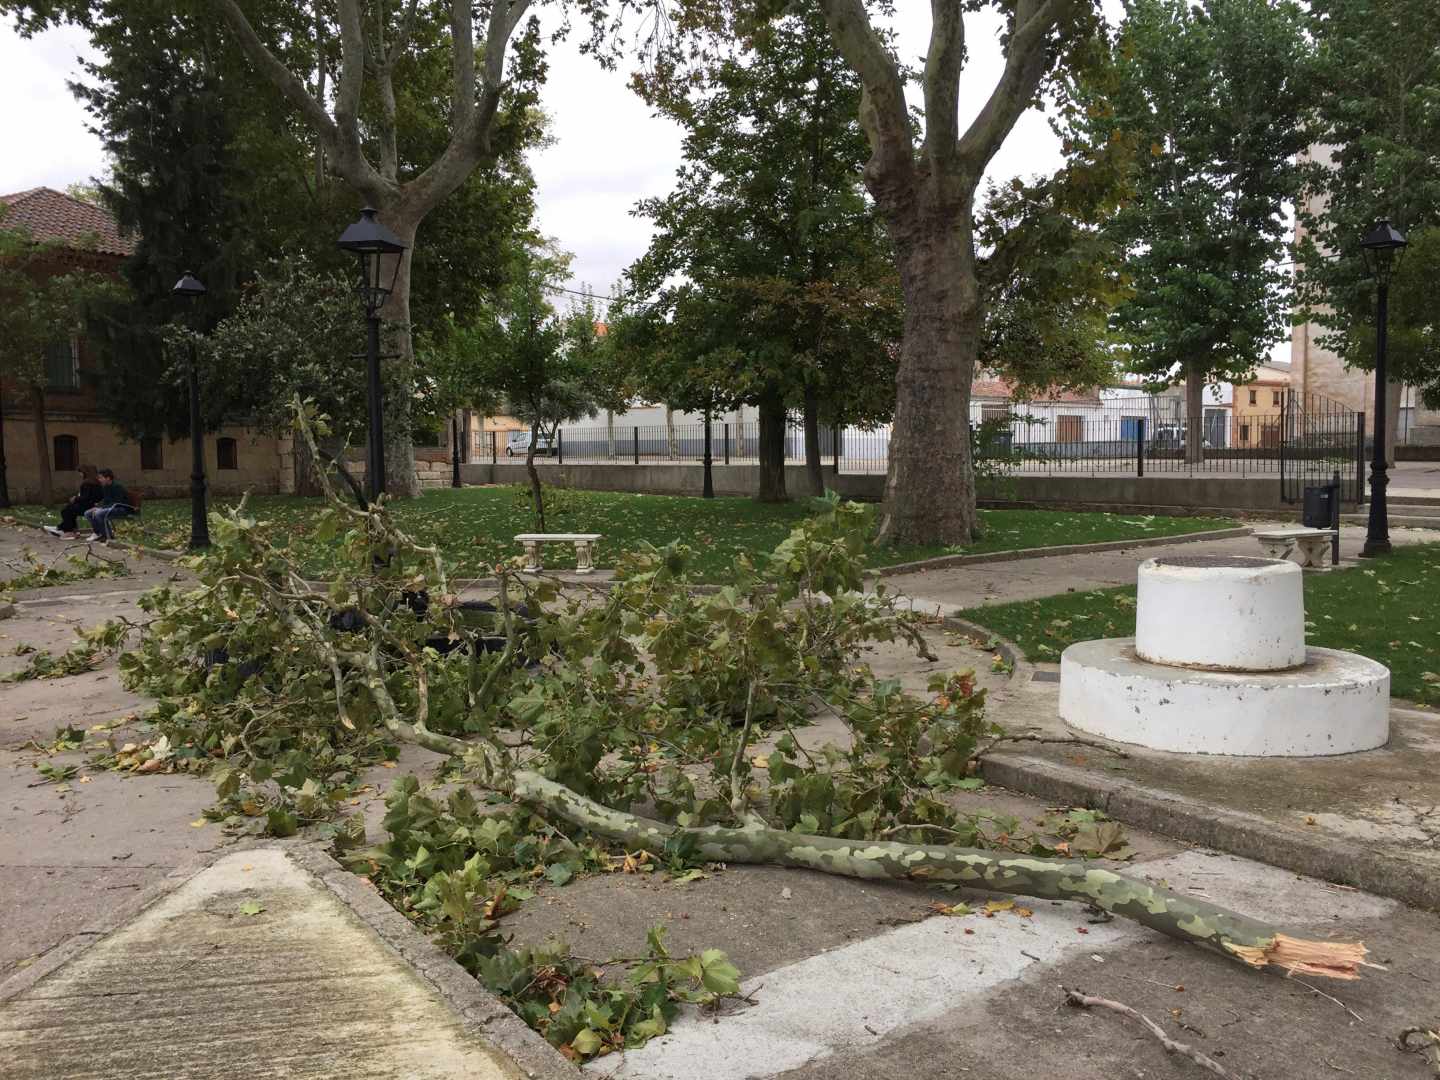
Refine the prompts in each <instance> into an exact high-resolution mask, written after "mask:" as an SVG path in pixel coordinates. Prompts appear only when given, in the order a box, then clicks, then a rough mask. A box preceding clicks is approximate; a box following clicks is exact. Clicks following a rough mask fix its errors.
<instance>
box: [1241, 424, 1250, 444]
mask: <svg viewBox="0 0 1440 1080" xmlns="http://www.w3.org/2000/svg"><path fill="white" fill-rule="evenodd" d="M1240 445H1241V446H1249V445H1250V425H1249V424H1241V425H1240Z"/></svg>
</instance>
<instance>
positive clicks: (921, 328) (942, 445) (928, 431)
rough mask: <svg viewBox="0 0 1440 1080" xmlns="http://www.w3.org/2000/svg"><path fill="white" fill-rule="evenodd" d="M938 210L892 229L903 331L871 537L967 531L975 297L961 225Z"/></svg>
mask: <svg viewBox="0 0 1440 1080" xmlns="http://www.w3.org/2000/svg"><path fill="white" fill-rule="evenodd" d="M945 217H946V215H944V214H941V213H938V212H935V211H931V212H928V213H926V212H919V213H917V214H916V215H915V224H914V226H912V227H910V228H908V229H905V230H903V231H902V230H897V229H894V228H892V233H893V234H897V235H896V247H897V248H899V249H901V250H903V251H906V252H908V255H906V256H903V257H902V258H901V274H900V284H901V289H902V290H903V293H904V297H905V320H904V336H903V337H902V339H901V344H900V365H899V369H898V371H897V374H896V386H895V390H896V396H895V422H894V424H893V426H892V428H891V432H890V468H889V472H888V474H887V476H886V478H885V512H884V516H883V518H882V519H881V523H880V531H879V535H878V537H877V542H878V543H884V544H937V543H942V544H965V543H969V542H970V540H971V539H973V538H974V535H975V528H976V524H977V517H976V513H975V463H974V460H973V458H972V452H971V446H970V431H969V425H968V420H969V417H970V381H971V377H972V376H973V374H974V371H975V362H976V359H977V357H978V355H979V346H980V321H981V309H980V294H979V285H978V283H977V282H976V280H975V275H974V267H973V262H974V260H973V256H972V255H971V254H970V243H971V240H970V224H969V216H968V212H967V214H966V216H965V218H964V227H963V229H959V230H957V229H954V228H951V227H948V226H947V225H946V223H945Z"/></svg>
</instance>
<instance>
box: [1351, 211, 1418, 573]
mask: <svg viewBox="0 0 1440 1080" xmlns="http://www.w3.org/2000/svg"><path fill="white" fill-rule="evenodd" d="M1406 246H1407V241H1406V240H1405V234H1404V233H1402V232H1401V231H1400V230H1399V229H1397V228H1395V226H1393V225H1391V224H1390V222H1389V220H1388V219H1383V218H1382V219H1381V220H1380V221H1379V222H1378V223H1377V224H1376V225H1375V227H1374V228H1373V229H1371V230H1370V231H1369V232H1368V233H1366V234H1365V236H1364V238H1363V239H1362V240H1361V241H1360V253H1361V255H1362V257H1363V258H1364V259H1365V269H1366V270H1367V271H1368V272H1369V274H1370V277H1371V279H1372V280H1374V282H1375V286H1376V294H1377V295H1376V304H1375V419H1374V423H1373V424H1372V425H1371V431H1372V438H1373V443H1374V453H1373V455H1372V456H1371V459H1370V514H1369V517H1368V518H1367V522H1366V527H1365V546H1364V547H1363V548H1361V550H1360V555H1361V557H1362V558H1374V557H1375V556H1377V555H1386V554H1389V552H1390V511H1389V507H1388V505H1387V503H1386V498H1385V489H1386V487H1388V486H1389V483H1390V477H1389V474H1388V467H1389V466H1388V462H1387V460H1386V454H1385V441H1386V439H1385V435H1386V432H1385V425H1386V411H1387V410H1386V402H1387V399H1388V397H1389V393H1388V387H1389V382H1390V380H1389V376H1388V374H1387V372H1386V360H1387V357H1386V355H1385V354H1386V347H1387V344H1388V341H1387V328H1386V323H1387V322H1388V320H1389V316H1390V279H1391V278H1392V277H1394V276H1395V271H1397V270H1398V269H1399V268H1400V260H1401V259H1402V258H1403V257H1404V255H1405V248H1406Z"/></svg>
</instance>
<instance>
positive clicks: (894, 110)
mask: <svg viewBox="0 0 1440 1080" xmlns="http://www.w3.org/2000/svg"><path fill="white" fill-rule="evenodd" d="M818 2H819V5H820V7H821V9H822V10H823V11H824V13H825V21H826V24H827V25H828V26H829V28H830V36H831V38H833V39H834V42H835V45H836V47H837V48H838V49H839V51H840V54H841V55H842V56H843V57H844V58H845V62H846V63H847V64H848V65H849V66H850V67H851V69H852V70H854V71H855V72H856V74H858V75H859V76H860V80H861V83H862V86H863V90H864V92H863V95H862V97H861V102H860V124H861V126H862V127H863V128H864V129H865V136H866V139H867V140H868V141H869V143H870V160H869V161H868V162H867V163H866V165H865V185H866V187H867V188H869V190H870V194H871V195H872V196H874V198H875V203H876V206H877V207H878V208H879V209H880V212H881V214H882V215H883V216H884V219H885V223H886V225H887V227H888V228H889V231H890V236H891V239H892V241H893V242H894V245H895V253H896V264H897V266H898V268H899V270H900V282H901V288H902V291H903V294H904V298H905V323H904V337H903V339H902V341H901V347H900V362H899V368H898V370H897V373H896V402H895V423H894V428H893V431H892V434H891V441H890V471H889V475H888V476H887V477H886V480H885V514H884V517H883V518H882V519H881V525H880V534H879V537H880V540H881V541H883V542H889V543H918V544H963V543H965V542H967V541H968V540H970V539H971V537H972V535H973V532H974V527H975V520H976V516H975V477H974V464H973V462H972V461H971V456H970V438H969V433H968V429H967V423H966V422H967V420H968V417H969V407H970V377H971V375H972V373H973V371H974V367H975V359H976V357H977V355H978V348H979V329H980V324H981V316H982V314H983V312H982V309H981V301H980V287H979V280H978V277H977V264H976V256H975V242H974V237H973V235H972V229H973V225H972V215H973V210H974V196H975V188H976V186H977V185H978V184H979V183H980V179H981V177H983V176H984V175H985V169H986V166H987V165H988V164H989V163H990V161H991V159H992V158H993V157H994V156H995V154H996V152H997V151H998V150H999V149H1000V147H1001V145H1002V144H1003V143H1004V141H1005V139H1006V137H1007V136H1008V135H1009V133H1010V131H1011V129H1013V128H1014V126H1015V122H1016V120H1018V119H1019V117H1020V115H1021V114H1022V113H1023V112H1024V111H1025V110H1026V109H1027V108H1029V107H1030V104H1031V103H1032V101H1033V100H1034V98H1035V94H1036V90H1037V89H1038V88H1039V86H1040V83H1041V81H1042V80H1043V79H1044V77H1045V74H1046V72H1047V71H1049V70H1050V68H1051V66H1052V65H1053V64H1054V62H1055V60H1056V58H1057V57H1058V56H1060V55H1062V53H1063V49H1061V48H1058V47H1057V46H1058V45H1059V44H1060V42H1058V41H1057V40H1056V39H1057V36H1058V35H1057V33H1056V26H1057V24H1058V23H1059V22H1060V20H1061V19H1062V18H1064V17H1065V16H1066V15H1067V14H1068V13H1069V12H1070V11H1071V10H1073V9H1074V8H1075V7H1076V5H1077V3H1079V2H1080V0H1015V3H1014V5H1013V8H1012V12H1013V17H1012V24H1011V27H1010V33H1009V35H1008V37H1007V38H1006V41H1005V66H1004V68H1003V70H1002V71H1001V73H1000V77H999V79H998V80H997V81H996V83H995V85H994V88H993V89H992V90H991V92H990V95H989V97H988V98H987V99H986V100H985V102H984V103H983V104H982V105H981V107H980V110H979V112H978V113H977V114H976V116H975V119H974V120H973V121H972V122H971V124H970V126H969V128H967V129H966V130H965V132H964V133H963V134H962V133H961V132H960V130H959V96H960V74H961V69H962V68H963V67H964V63H965V55H966V44H965V21H964V5H961V4H958V3H949V4H942V3H933V4H932V5H931V30H930V44H929V48H928V50H927V51H926V54H925V66H924V71H923V73H922V75H921V78H920V86H921V90H922V91H923V95H924V103H925V135H924V140H923V142H922V143H921V144H920V145H919V146H916V145H915V138H914V131H913V127H914V125H913V123H912V120H911V115H910V110H909V106H908V104H907V102H906V97H905V82H906V79H905V76H903V75H902V73H901V71H900V68H899V66H898V64H897V63H896V61H895V57H894V56H893V55H892V54H891V52H890V50H889V48H888V46H887V45H886V42H885V39H884V38H883V37H882V36H881V35H880V34H878V33H877V32H876V31H875V28H874V26H872V25H871V22H870V16H869V13H868V11H867V5H866V3H865V0H818ZM1007 6H1009V5H1007Z"/></svg>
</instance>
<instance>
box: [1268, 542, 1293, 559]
mask: <svg viewBox="0 0 1440 1080" xmlns="http://www.w3.org/2000/svg"><path fill="white" fill-rule="evenodd" d="M1260 546H1261V547H1262V548H1264V549H1265V555H1266V557H1267V558H1270V559H1288V558H1289V557H1290V553H1291V552H1292V551H1294V550H1295V541H1294V540H1261V541H1260Z"/></svg>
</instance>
